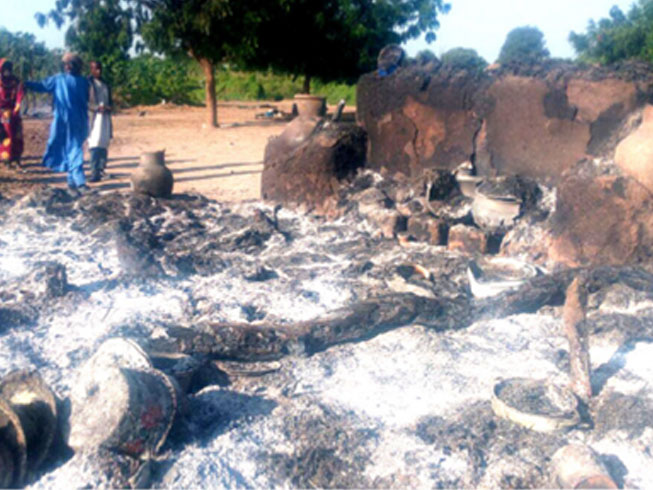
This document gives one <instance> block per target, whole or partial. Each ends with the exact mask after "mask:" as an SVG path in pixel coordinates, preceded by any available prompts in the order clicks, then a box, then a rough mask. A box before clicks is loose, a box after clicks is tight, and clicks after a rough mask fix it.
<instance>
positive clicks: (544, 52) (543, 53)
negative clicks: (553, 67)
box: [498, 26, 549, 63]
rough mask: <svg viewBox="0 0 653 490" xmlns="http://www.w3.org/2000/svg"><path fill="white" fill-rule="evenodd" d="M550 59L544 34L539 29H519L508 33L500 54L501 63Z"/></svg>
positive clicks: (526, 27) (527, 27)
mask: <svg viewBox="0 0 653 490" xmlns="http://www.w3.org/2000/svg"><path fill="white" fill-rule="evenodd" d="M548 57H549V50H548V49H546V47H545V46H544V34H542V31H540V30H539V29H538V28H537V27H529V26H525V27H517V28H516V29H513V30H512V31H510V32H509V33H508V36H507V37H506V41H505V42H504V43H503V46H502V47H501V52H500V53H499V59H498V61H499V63H509V62H511V61H538V60H542V59H544V58H548Z"/></svg>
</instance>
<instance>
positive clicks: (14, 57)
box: [0, 29, 62, 108]
mask: <svg viewBox="0 0 653 490" xmlns="http://www.w3.org/2000/svg"><path fill="white" fill-rule="evenodd" d="M61 55H62V53H61V51H60V50H49V49H48V48H46V47H45V44H43V43H40V42H36V38H35V37H34V35H32V34H26V33H23V32H18V33H12V32H10V31H8V30H6V29H0V58H7V59H9V60H11V61H12V62H13V64H14V73H15V74H16V75H17V76H18V78H20V79H21V80H39V79H42V78H45V77H46V76H49V75H51V74H52V73H53V72H56V71H58V70H59V67H60V66H61V62H60V60H61ZM43 98H44V97H43V96H42V95H41V94H36V93H34V92H31V91H30V92H28V93H27V100H28V101H29V102H30V103H32V104H34V103H35V102H36V100H39V99H43ZM24 107H25V108H27V104H25V105H24Z"/></svg>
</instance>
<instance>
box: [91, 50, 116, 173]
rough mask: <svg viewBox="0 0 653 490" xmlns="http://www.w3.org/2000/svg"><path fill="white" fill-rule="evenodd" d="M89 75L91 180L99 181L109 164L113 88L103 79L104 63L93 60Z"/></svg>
mask: <svg viewBox="0 0 653 490" xmlns="http://www.w3.org/2000/svg"><path fill="white" fill-rule="evenodd" d="M90 66H91V76H90V77H89V85H90V90H89V103H88V110H89V112H90V118H89V121H90V124H91V128H90V133H89V137H88V148H89V152H90V154H91V182H99V181H100V180H101V179H102V176H103V175H104V171H105V169H106V166H107V159H108V149H109V142H110V140H111V138H112V137H113V126H112V122H111V111H112V109H113V107H112V105H113V104H112V100H111V89H110V88H109V85H107V83H106V82H105V81H104V80H103V79H102V63H100V62H99V61H92V62H91V65H90Z"/></svg>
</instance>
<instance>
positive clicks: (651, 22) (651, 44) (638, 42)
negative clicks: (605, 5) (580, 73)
mask: <svg viewBox="0 0 653 490" xmlns="http://www.w3.org/2000/svg"><path fill="white" fill-rule="evenodd" d="M569 42H570V43H571V44H572V46H573V47H574V50H575V51H576V53H577V54H578V57H579V59H580V60H582V61H588V62H594V63H603V64H607V63H614V62H616V61H620V60H626V59H633V58H635V59H641V60H645V61H648V62H650V63H653V0H639V1H638V2H637V3H635V4H633V5H632V7H631V8H630V10H629V11H628V14H627V15H626V14H624V13H623V11H622V10H621V9H620V8H619V7H617V6H614V7H612V9H610V12H609V17H605V18H603V19H601V20H599V21H598V22H595V21H594V20H590V21H589V23H588V26H587V32H585V33H580V34H577V33H575V32H571V33H570V34H569Z"/></svg>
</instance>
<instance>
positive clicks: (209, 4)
mask: <svg viewBox="0 0 653 490" xmlns="http://www.w3.org/2000/svg"><path fill="white" fill-rule="evenodd" d="M125 1H126V2H128V4H129V5H130V6H131V7H132V8H133V10H134V13H135V19H136V21H137V25H138V29H139V32H140V34H141V35H142V38H143V41H144V42H145V45H146V46H147V47H148V48H149V49H150V50H152V51H153V52H155V53H162V54H166V55H168V56H179V55H180V54H185V55H187V56H190V57H192V58H193V59H194V60H195V61H196V62H197V63H198V64H199V65H200V66H201V68H202V71H203V73H204V78H205V94H206V106H207V109H208V117H207V121H208V124H209V125H210V126H213V127H217V126H218V117H217V114H218V112H217V101H216V93H215V83H216V80H215V76H216V66H217V64H218V63H221V62H223V61H225V60H238V59H241V58H243V56H244V55H245V53H249V52H251V51H253V50H255V49H256V46H257V40H256V39H255V33H256V32H257V30H258V29H257V25H258V23H260V22H262V21H264V19H265V17H266V14H267V12H268V11H269V10H270V8H272V7H274V6H275V5H277V2H284V1H285V0H183V1H181V0H125Z"/></svg>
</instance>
